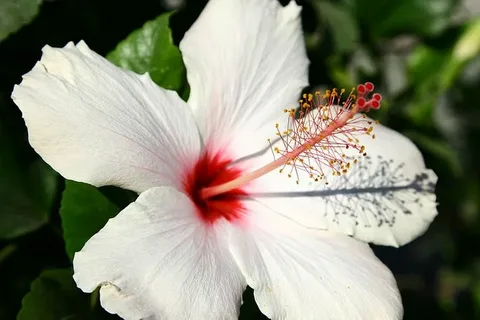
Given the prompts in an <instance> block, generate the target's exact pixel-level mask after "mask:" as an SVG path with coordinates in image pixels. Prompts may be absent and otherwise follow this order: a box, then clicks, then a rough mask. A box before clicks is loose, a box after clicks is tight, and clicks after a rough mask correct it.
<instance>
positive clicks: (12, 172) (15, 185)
mask: <svg viewBox="0 0 480 320" xmlns="http://www.w3.org/2000/svg"><path fill="white" fill-rule="evenodd" d="M1 125H2V124H1V123H0V126H1ZM0 129H3V128H0ZM6 131H7V130H5V129H3V130H0V176H1V177H2V178H1V179H0V199H2V201H1V202H0V239H11V238H15V237H18V236H21V235H23V234H26V233H29V232H32V231H34V230H36V229H38V228H40V227H41V226H43V225H44V224H46V223H47V222H48V220H49V215H50V211H51V207H52V205H53V202H54V200H55V194H56V190H57V186H58V175H57V173H56V172H55V171H53V169H52V168H50V167H49V166H48V165H47V164H46V163H45V162H43V161H42V160H41V159H37V160H34V161H33V162H32V161H29V160H26V159H24V156H23V155H22V154H21V153H20V152H19V150H18V146H17V145H16V144H15V143H13V142H12V141H13V139H10V138H11V137H10V135H9V132H6Z"/></svg>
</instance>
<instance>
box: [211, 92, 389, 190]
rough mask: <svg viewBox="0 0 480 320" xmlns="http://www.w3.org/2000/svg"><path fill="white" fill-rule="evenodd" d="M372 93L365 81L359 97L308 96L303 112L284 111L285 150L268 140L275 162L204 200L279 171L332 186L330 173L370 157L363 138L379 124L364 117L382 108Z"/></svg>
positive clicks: (219, 187) (335, 94)
mask: <svg viewBox="0 0 480 320" xmlns="http://www.w3.org/2000/svg"><path fill="white" fill-rule="evenodd" d="M373 89H374V85H373V83H371V82H366V83H364V84H360V85H358V86H357V88H356V94H357V95H355V94H354V93H355V89H352V90H351V91H350V93H349V94H348V96H347V97H346V98H344V94H345V90H344V89H342V90H340V92H338V90H337V89H333V90H331V91H330V90H326V91H325V92H324V93H323V94H322V93H321V92H320V91H317V92H315V94H304V95H303V97H302V99H300V100H299V104H300V107H299V108H298V109H285V110H284V112H285V113H286V114H287V116H288V121H287V127H286V128H283V129H282V128H280V126H279V124H276V125H275V127H276V131H277V132H276V135H277V139H279V140H280V141H281V143H282V144H283V147H282V148H280V147H277V146H273V145H272V141H271V140H270V139H268V142H269V143H270V147H271V149H272V153H273V156H274V161H273V162H271V163H269V164H267V165H265V166H263V167H261V168H260V169H257V170H255V171H252V172H250V173H248V174H246V175H243V176H241V177H239V178H237V179H235V180H232V181H229V182H227V183H224V184H221V185H217V186H214V187H209V188H205V189H203V190H202V196H203V198H204V199H206V198H209V197H212V196H215V195H218V194H222V193H224V192H227V191H230V190H232V189H234V188H238V187H240V186H242V185H244V184H245V183H247V182H250V181H252V180H254V179H257V178H259V177H261V176H263V175H265V174H267V173H269V172H271V171H272V170H275V169H278V168H280V169H279V172H281V173H287V176H288V177H293V176H295V177H296V183H299V182H300V181H299V180H300V179H299V173H298V172H299V171H300V170H303V171H306V172H307V173H308V175H309V177H310V178H311V179H312V180H314V181H320V180H323V181H325V183H328V181H326V176H327V174H328V173H329V172H327V171H330V172H331V173H332V175H333V176H340V175H342V174H345V173H347V172H348V170H349V169H350V167H351V166H352V165H354V164H356V163H357V162H358V157H361V156H366V155H367V153H366V150H365V146H363V145H361V144H360V140H359V139H358V135H360V134H362V135H364V134H366V135H370V136H371V137H372V138H375V135H374V134H373V124H374V122H372V121H370V120H369V119H367V117H366V115H365V114H362V113H359V112H367V111H369V110H370V109H372V108H373V109H378V108H380V105H381V100H382V96H381V95H380V94H378V93H374V94H372V92H373ZM347 149H350V150H349V152H348V153H349V154H351V150H356V151H357V152H356V155H348V156H347V155H346V153H347V152H346V150H347ZM327 169H328V170H327Z"/></svg>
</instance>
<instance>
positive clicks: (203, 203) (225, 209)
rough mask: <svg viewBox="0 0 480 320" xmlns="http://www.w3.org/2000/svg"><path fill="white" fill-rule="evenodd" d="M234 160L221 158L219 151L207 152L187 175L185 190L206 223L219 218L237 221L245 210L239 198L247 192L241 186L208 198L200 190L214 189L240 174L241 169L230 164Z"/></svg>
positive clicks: (211, 222)
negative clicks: (214, 152)
mask: <svg viewBox="0 0 480 320" xmlns="http://www.w3.org/2000/svg"><path fill="white" fill-rule="evenodd" d="M231 162H232V159H222V158H221V156H220V152H219V153H216V154H211V153H209V152H208V151H207V152H205V153H204V154H203V155H202V156H201V157H200V159H199V160H198V161H197V163H196V165H195V166H194V167H193V168H192V169H191V170H190V171H189V172H188V173H187V175H186V177H185V180H184V188H185V192H186V193H187V195H188V196H189V197H190V199H191V200H192V201H193V203H194V204H195V206H196V209H197V213H198V214H199V216H200V218H201V219H202V220H203V221H204V222H205V223H207V224H213V223H214V222H215V221H217V220H218V219H219V218H225V219H227V220H228V221H233V220H237V219H239V218H241V216H242V215H243V213H244V212H245V208H244V207H243V205H242V202H241V201H240V197H241V196H246V192H245V191H244V190H242V189H241V188H240V187H238V188H233V189H230V190H228V191H226V192H223V193H221V194H218V195H214V196H211V197H208V198H205V197H203V196H202V193H201V192H202V190H205V189H206V188H214V187H215V186H218V185H222V184H224V183H227V182H229V181H234V180H235V179H238V178H239V177H240V175H241V174H242V172H241V170H239V169H236V168H234V167H228V165H229V164H230V163H231Z"/></svg>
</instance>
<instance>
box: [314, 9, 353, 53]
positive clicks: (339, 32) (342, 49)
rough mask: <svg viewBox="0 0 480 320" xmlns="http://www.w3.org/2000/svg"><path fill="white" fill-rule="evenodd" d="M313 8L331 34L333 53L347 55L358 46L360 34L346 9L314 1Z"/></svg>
mask: <svg viewBox="0 0 480 320" xmlns="http://www.w3.org/2000/svg"><path fill="white" fill-rule="evenodd" d="M314 5H315V8H316V9H317V12H318V13H319V16H320V17H321V18H322V20H323V21H324V23H325V24H326V25H327V28H328V29H329V30H330V32H331V33H332V37H333V43H334V45H335V51H336V52H337V53H348V52H350V51H352V50H353V49H355V48H356V47H357V45H358V42H359V38H360V34H359V31H358V26H357V23H356V20H355V18H354V17H353V16H352V15H351V14H350V12H349V11H348V8H346V7H345V6H342V5H340V4H334V3H330V2H326V1H315V2H314Z"/></svg>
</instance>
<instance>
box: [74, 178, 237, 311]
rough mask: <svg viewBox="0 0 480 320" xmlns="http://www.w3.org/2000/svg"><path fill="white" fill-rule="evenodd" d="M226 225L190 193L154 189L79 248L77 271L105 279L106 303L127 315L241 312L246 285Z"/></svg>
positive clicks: (91, 279)
mask: <svg viewBox="0 0 480 320" xmlns="http://www.w3.org/2000/svg"><path fill="white" fill-rule="evenodd" d="M221 229H222V226H221V225H219V224H216V225H215V227H212V226H206V225H204V224H203V222H201V220H200V219H199V218H198V217H197V215H196V213H195V209H194V206H193V204H192V203H191V201H190V200H189V199H188V198H187V197H186V196H185V195H184V194H182V193H179V192H177V191H176V190H174V189H172V188H167V187H162V188H153V189H149V190H147V191H146V192H144V193H142V194H141V195H140V196H139V197H138V199H137V201H136V202H134V203H132V204H131V205H129V206H128V207H127V208H126V209H124V210H123V211H122V212H120V213H119V214H118V216H117V217H115V218H113V219H110V221H109V222H108V223H107V225H106V226H105V227H104V228H103V229H102V230H100V232H99V233H97V234H96V235H95V236H93V237H92V238H91V239H90V240H89V241H88V242H87V243H86V244H85V246H84V247H83V249H82V251H80V252H78V253H76V255H75V258H74V261H73V267H74V271H75V273H74V279H75V281H76V283H77V285H78V286H79V288H80V289H82V290H83V291H85V292H92V291H93V290H94V289H95V288H96V287H97V286H100V285H101V290H100V295H101V296H100V298H101V303H102V306H103V307H104V308H105V309H106V310H107V311H109V312H110V313H116V314H118V315H119V316H121V317H122V318H124V319H134V320H138V319H175V320H177V319H178V320H181V319H200V320H202V319H237V317H238V314H239V310H240V303H241V298H242V292H243V290H244V289H245V286H246V285H245V280H244V278H243V277H242V275H241V273H240V271H239V270H238V267H237V266H236V265H235V262H234V261H233V259H232V257H231V255H230V253H229V252H228V249H226V248H225V247H224V245H225V244H226V243H227V241H228V237H227V236H226V235H225V236H223V234H225V232H223V231H222V230H221Z"/></svg>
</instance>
